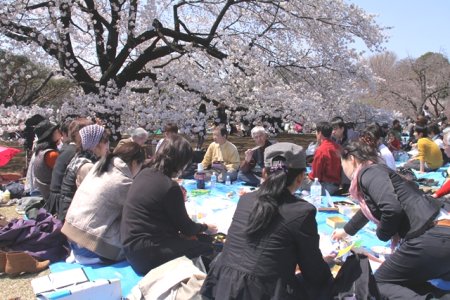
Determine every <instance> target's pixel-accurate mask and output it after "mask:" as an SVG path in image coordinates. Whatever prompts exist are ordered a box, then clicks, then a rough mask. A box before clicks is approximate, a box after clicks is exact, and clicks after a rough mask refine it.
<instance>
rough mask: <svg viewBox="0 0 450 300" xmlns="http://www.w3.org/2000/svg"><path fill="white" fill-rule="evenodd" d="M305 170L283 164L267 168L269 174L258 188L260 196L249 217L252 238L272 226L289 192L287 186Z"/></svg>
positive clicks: (248, 231)
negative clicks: (284, 196)
mask: <svg viewBox="0 0 450 300" xmlns="http://www.w3.org/2000/svg"><path fill="white" fill-rule="evenodd" d="M305 170H306V169H304V168H302V169H286V167H285V166H283V165H282V164H280V165H279V166H278V167H275V168H265V171H266V173H267V174H269V175H268V177H267V178H266V179H265V180H264V182H263V183H262V184H261V187H260V189H259V190H258V198H257V200H256V203H255V206H254V208H253V210H252V212H251V213H250V215H249V219H248V226H247V229H246V233H247V235H248V236H249V237H250V238H255V237H257V236H258V235H260V234H261V233H262V232H263V231H265V230H266V229H267V228H268V227H269V226H270V224H271V223H272V221H273V219H274V218H275V217H276V216H277V215H278V207H279V206H280V205H281V204H283V201H284V198H283V197H282V195H283V194H284V193H286V192H288V190H287V187H288V186H290V185H291V184H292V183H293V182H294V180H295V179H296V178H297V176H298V175H300V174H301V173H304V172H305Z"/></svg>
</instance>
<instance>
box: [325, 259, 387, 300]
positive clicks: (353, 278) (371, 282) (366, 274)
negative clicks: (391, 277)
mask: <svg viewBox="0 0 450 300" xmlns="http://www.w3.org/2000/svg"><path fill="white" fill-rule="evenodd" d="M332 295H333V297H334V298H333V299H339V300H341V299H342V300H343V299H352V300H353V299H354V300H372V299H381V296H380V291H379V290H378V286H377V283H376V281H375V277H374V276H373V273H372V268H371V267H370V264H369V259H368V258H367V256H365V255H363V254H353V255H351V256H349V257H347V259H346V261H345V263H344V264H343V265H342V267H341V269H340V270H339V272H338V274H337V276H336V278H335V279H334V282H333V288H332Z"/></svg>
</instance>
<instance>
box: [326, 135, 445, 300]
mask: <svg viewBox="0 0 450 300" xmlns="http://www.w3.org/2000/svg"><path fill="white" fill-rule="evenodd" d="M341 160H342V167H343V169H344V172H345V174H346V175H347V176H348V177H349V178H350V179H351V186H350V195H351V196H352V198H353V199H355V200H356V201H358V202H359V205H360V207H361V209H360V210H359V211H358V212H357V213H356V214H355V215H354V216H353V217H352V219H351V220H350V221H349V222H348V223H347V224H346V225H345V226H344V228H343V229H337V230H335V231H334V232H333V234H332V238H333V239H335V240H340V239H343V238H345V237H346V236H348V235H354V234H356V233H357V232H358V231H359V230H360V229H361V228H363V227H364V226H365V225H366V224H367V223H368V222H369V221H372V222H374V223H375V224H377V230H376V234H377V237H378V238H379V239H380V240H382V241H388V240H391V248H392V249H395V248H396V247H397V246H399V247H398V249H396V251H395V252H394V253H393V254H392V255H391V256H390V257H389V258H388V259H387V260H386V261H385V262H384V263H383V264H382V265H381V267H380V268H379V269H378V270H377V271H376V273H375V279H376V281H377V284H378V287H379V289H380V292H381V294H382V296H383V297H385V298H383V299H434V298H432V297H435V298H439V297H440V296H442V295H443V294H444V292H443V291H441V290H438V289H437V288H434V287H433V286H432V285H431V284H429V283H428V282H427V281H428V280H430V279H436V278H441V279H444V280H450V214H449V213H448V211H449V209H450V205H449V204H448V203H445V202H443V201H441V200H440V199H434V198H432V197H429V196H426V195H425V194H424V193H423V192H422V191H420V190H419V188H418V187H417V186H416V185H415V184H414V182H410V181H407V180H406V179H404V178H403V177H401V176H400V175H398V174H397V173H396V172H395V171H394V170H392V169H390V168H388V167H387V166H386V165H384V164H379V163H377V162H378V153H377V151H376V148H374V147H371V146H369V145H367V144H365V143H364V142H361V141H358V142H351V143H350V144H348V145H346V146H345V147H344V149H343V151H342V152H341ZM448 296H449V295H447V296H446V297H448ZM446 299H448V298H446Z"/></svg>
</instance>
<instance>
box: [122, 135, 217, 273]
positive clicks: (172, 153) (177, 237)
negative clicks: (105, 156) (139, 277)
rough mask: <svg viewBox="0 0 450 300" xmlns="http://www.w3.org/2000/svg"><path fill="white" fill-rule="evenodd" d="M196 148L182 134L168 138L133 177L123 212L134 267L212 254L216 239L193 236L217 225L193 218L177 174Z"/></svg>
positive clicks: (144, 268) (128, 252)
mask: <svg viewBox="0 0 450 300" xmlns="http://www.w3.org/2000/svg"><path fill="white" fill-rule="evenodd" d="M192 153H193V151H192V147H191V145H190V144H189V142H188V141H187V140H186V139H185V138H183V137H181V136H179V135H176V134H175V135H172V136H170V137H167V138H165V139H164V142H163V143H162V144H161V147H160V148H159V150H158V151H157V152H156V154H155V156H154V157H153V158H152V160H151V161H150V162H149V164H148V165H147V166H146V168H144V169H143V170H142V171H141V172H140V173H139V174H138V175H137V176H136V178H135V179H134V181H133V183H132V184H131V187H130V189H129V191H128V195H127V201H126V202H125V204H124V208H123V212H122V221H121V224H120V237H121V241H122V244H123V247H124V252H125V256H126V257H127V260H128V261H129V262H130V264H131V266H132V267H133V269H134V270H135V271H136V272H138V273H141V274H146V273H147V272H148V271H150V270H151V269H153V268H156V267H158V266H160V265H162V264H164V263H165V262H168V261H170V260H172V259H175V258H177V257H181V256H183V255H185V256H187V257H188V258H194V257H198V256H200V255H206V256H208V255H210V254H212V252H213V251H212V245H211V243H206V242H201V241H197V240H196V239H193V238H192V236H194V235H196V234H199V233H202V232H207V233H211V234H214V233H216V232H217V227H216V226H215V225H211V224H199V223H195V222H193V221H192V220H191V219H190V218H189V216H188V214H187V212H186V207H185V204H184V198H183V193H182V191H181V188H180V186H179V185H178V183H177V182H176V181H174V180H172V178H175V177H178V175H180V173H181V171H182V170H183V169H184V168H185V167H186V166H187V165H188V164H189V163H190V162H191V160H192Z"/></svg>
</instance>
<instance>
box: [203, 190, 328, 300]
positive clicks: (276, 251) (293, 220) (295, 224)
mask: <svg viewBox="0 0 450 300" xmlns="http://www.w3.org/2000/svg"><path fill="white" fill-rule="evenodd" d="M257 197H258V192H253V193H249V194H246V195H244V196H242V197H241V199H240V200H239V203H238V206H237V208H236V212H235V214H234V217H233V222H232V224H231V226H230V229H229V231H228V236H227V241H226V243H225V246H224V249H223V252H222V254H221V255H220V256H219V257H218V258H217V260H216V261H215V263H214V264H213V266H212V268H211V270H210V272H209V273H208V276H207V278H206V280H205V282H204V284H203V287H202V291H201V293H202V295H204V296H205V297H206V298H211V299H245V300H251V299H307V298H305V297H306V296H305V292H304V287H302V286H301V285H300V283H299V281H298V280H297V278H296V277H295V268H296V265H299V266H300V269H301V271H302V275H303V278H304V281H305V285H307V286H310V287H315V288H317V289H320V287H323V286H326V284H327V283H328V282H329V280H330V279H331V273H330V270H329V267H328V265H327V264H326V263H325V262H324V260H323V258H322V253H321V252H320V249H319V235H318V232H317V223H316V219H315V216H316V209H315V208H314V207H313V206H312V205H311V204H309V203H308V202H306V201H304V200H301V199H298V198H296V197H295V196H293V195H291V194H290V193H288V192H286V193H285V195H283V197H284V199H285V200H284V203H283V204H282V205H280V207H279V215H278V216H276V217H275V219H274V220H273V221H272V223H271V225H269V227H268V228H267V230H266V231H265V233H264V234H263V235H262V237H261V239H259V240H257V241H253V240H252V241H251V240H249V239H248V238H247V235H246V233H245V230H246V228H247V221H248V217H249V214H250V212H251V211H252V210H253V207H254V204H255V201H256V199H257Z"/></svg>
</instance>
